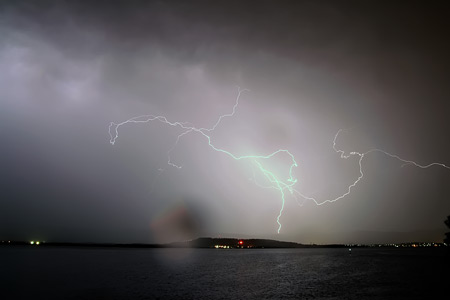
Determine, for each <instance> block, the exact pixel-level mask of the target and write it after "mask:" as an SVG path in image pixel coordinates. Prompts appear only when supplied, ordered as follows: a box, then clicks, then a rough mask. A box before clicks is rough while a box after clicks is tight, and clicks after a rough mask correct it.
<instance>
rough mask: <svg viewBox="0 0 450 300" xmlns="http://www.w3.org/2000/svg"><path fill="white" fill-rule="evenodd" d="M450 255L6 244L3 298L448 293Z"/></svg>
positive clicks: (0, 275) (0, 251)
mask: <svg viewBox="0 0 450 300" xmlns="http://www.w3.org/2000/svg"><path fill="white" fill-rule="evenodd" d="M449 257H450V255H448V254H447V253H446V251H445V249H383V248H376V249H355V248H354V249H353V251H352V255H349V254H348V250H347V249H259V250H256V249H250V250H237V249H234V250H216V249H115V248H51V247H42V246H39V247H20V246H14V247H12V246H11V247H8V246H5V247H0V280H1V283H0V284H1V290H0V299H156V298H162V299H175V298H176V299H225V298H233V299H244V298H251V299H269V298H270V299H289V298H295V299H425V298H427V299H430V298H431V297H433V296H439V298H442V296H443V295H448V291H449V290H450V279H449V274H450V273H449V272H450V271H449V270H450V269H449V266H450V264H449ZM445 297H446V296H444V298H445Z"/></svg>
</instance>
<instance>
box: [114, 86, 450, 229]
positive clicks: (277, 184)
mask: <svg viewBox="0 0 450 300" xmlns="http://www.w3.org/2000/svg"><path fill="white" fill-rule="evenodd" d="M248 91H249V90H247V89H241V88H240V87H238V93H237V96H236V101H235V104H234V106H233V109H232V111H231V112H230V113H228V114H224V115H221V116H219V118H218V119H217V121H216V123H215V124H214V125H213V126H212V127H211V128H203V127H202V128H197V127H195V126H190V125H189V123H188V122H178V121H177V122H171V121H169V120H168V119H167V118H166V117H165V116H155V115H141V116H137V117H133V118H131V119H128V120H126V121H123V122H121V123H114V122H111V123H110V124H109V128H108V129H109V136H110V143H111V144H112V145H114V144H115V143H116V141H117V139H118V137H119V128H120V127H121V126H123V125H126V124H129V123H135V124H137V123H150V122H153V121H158V122H161V123H164V124H166V125H169V126H172V127H179V128H181V129H182V130H183V131H182V133H180V134H179V135H178V136H177V138H176V140H175V143H174V145H173V147H172V148H170V149H169V150H168V151H167V164H168V165H170V166H172V167H175V168H178V169H181V168H182V166H179V165H177V164H175V163H174V162H172V160H171V157H170V154H171V153H172V151H173V150H174V149H175V148H176V147H177V145H178V143H179V141H180V139H181V138H183V137H184V136H187V135H188V134H200V135H201V136H203V137H204V138H205V139H206V142H207V144H208V146H209V147H210V148H212V149H213V150H214V151H216V152H221V153H223V154H225V155H227V156H229V157H231V158H232V159H234V160H237V161H240V160H250V161H252V162H253V163H254V164H255V165H256V167H257V169H258V170H259V171H260V172H261V174H262V175H263V176H264V177H265V178H266V179H267V181H268V182H270V184H271V185H270V186H262V185H261V184H259V183H258V182H256V179H254V182H255V183H256V184H257V185H258V186H261V187H264V188H272V189H275V190H278V191H279V193H280V195H281V207H280V210H279V213H278V215H277V219H276V221H277V223H278V230H277V232H278V233H280V230H281V222H280V218H281V216H282V214H283V210H284V205H285V200H286V199H285V197H286V192H289V193H290V194H291V195H292V196H294V197H295V198H296V199H297V196H300V197H301V198H303V199H304V200H310V201H313V202H314V203H315V204H316V205H323V204H325V203H331V202H335V201H338V200H341V199H343V198H345V197H346V196H348V195H349V194H350V193H351V191H352V190H353V188H355V187H356V185H357V184H358V183H359V182H360V181H361V180H362V179H363V177H364V173H363V160H364V158H365V157H366V156H367V155H368V154H370V153H373V152H380V153H383V154H384V155H387V156H389V157H391V158H395V159H397V160H399V161H401V162H403V165H402V166H405V165H413V166H415V167H418V168H422V169H426V168H430V167H433V166H439V167H443V168H446V169H450V167H449V166H447V165H445V164H443V163H436V162H435V163H430V164H428V165H421V164H418V163H416V162H414V161H412V160H406V159H403V158H401V157H399V156H397V155H395V154H391V153H389V152H386V151H383V150H381V149H376V148H375V149H370V150H368V151H366V152H357V151H352V152H349V153H348V154H346V152H345V151H343V150H341V149H338V148H337V146H336V144H337V139H338V136H339V134H340V133H341V132H342V131H343V130H342V129H340V130H339V131H338V132H337V133H336V135H335V136H334V139H333V150H334V151H335V152H336V153H338V154H340V157H341V158H342V159H348V158H350V157H359V158H358V165H359V176H358V178H357V179H356V180H355V181H354V182H353V183H352V184H350V185H349V186H348V187H347V191H346V192H345V193H343V194H342V195H339V196H337V197H336V198H332V199H326V200H322V201H319V200H317V199H316V198H314V197H310V196H307V195H304V194H303V193H301V192H300V191H298V190H297V189H294V186H295V185H296V183H297V182H298V180H297V178H295V177H294V176H293V170H294V168H296V167H297V166H298V164H297V162H296V160H295V157H294V155H293V154H292V153H291V152H289V151H288V150H286V149H278V150H276V151H274V152H272V153H270V154H266V155H262V154H260V155H242V156H238V155H235V154H233V153H231V152H229V151H227V150H225V149H221V148H218V147H216V146H215V145H214V144H213V143H212V141H211V136H210V133H211V132H213V131H214V130H215V129H216V128H217V126H219V125H220V123H221V121H222V120H223V119H224V118H230V117H233V116H234V114H235V113H236V109H237V107H238V106H239V99H240V98H241V95H242V93H243V92H248ZM277 155H285V156H286V155H287V156H288V157H289V158H290V165H289V172H288V174H287V176H286V178H284V179H282V178H279V176H277V175H275V173H274V172H272V171H270V170H269V169H268V168H267V167H265V166H264V165H263V163H262V162H263V161H265V160H269V159H271V158H273V157H275V156H277ZM254 178H255V174H254Z"/></svg>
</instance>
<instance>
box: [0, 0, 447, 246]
mask: <svg viewBox="0 0 450 300" xmlns="http://www.w3.org/2000/svg"><path fill="white" fill-rule="evenodd" d="M448 11H449V6H448V3H446V2H445V1H432V2H424V1H395V2H393V3H391V2H379V1H364V2H361V1H340V2H339V3H338V2H334V1H281V2H279V1H278V2H277V1H244V2H243V1H214V3H211V2H210V1H189V2H187V1H95V2H93V3H86V2H78V1H39V2H37V1H9V2H8V1H6V2H2V4H1V5H0V24H1V26H0V28H1V29H0V36H1V38H0V69H1V70H2V72H1V73H0V99H1V102H0V138H1V141H2V144H1V145H2V146H1V148H0V154H1V155H0V157H1V158H0V163H1V165H2V172H1V173H0V179H1V193H2V195H1V199H2V200H1V203H0V205H1V206H0V220H1V221H0V236H2V238H10V239H28V238H34V237H33V236H36V235H40V236H42V238H43V239H45V238H47V239H55V240H71V239H73V240H92V241H94V240H102V241H119V242H120V241H143V242H147V241H152V240H157V239H158V238H160V237H158V236H157V235H160V234H159V233H155V232H156V231H155V229H154V228H156V227H154V226H153V227H152V225H151V224H155V223H154V222H155V220H156V219H157V218H158V217H157V215H158V212H164V211H170V209H171V208H173V207H179V205H181V204H180V203H182V205H183V207H185V210H182V211H183V213H182V214H181V215H180V216H181V217H179V218H175V219H174V220H175V221H174V222H172V223H171V224H169V225H167V228H168V230H169V231H171V230H172V229H173V230H172V231H171V232H182V233H183V234H184V233H186V232H187V233H188V234H187V235H192V234H203V233H205V234H206V233H208V234H217V233H222V234H224V233H225V234H226V233H237V234H247V235H251V236H263V237H268V236H270V237H275V238H284V239H291V240H297V241H303V242H310V241H311V242H327V241H333V242H341V241H342V242H345V241H352V239H355V240H362V239H366V237H364V236H363V235H364V234H359V233H355V228H358V230H360V231H361V230H362V231H365V232H374V231H379V232H389V231H391V232H398V231H403V232H419V231H420V232H424V231H427V232H429V231H430V230H434V231H436V230H437V231H439V230H442V231H443V230H444V229H443V225H442V224H441V223H442V220H443V219H444V218H445V216H446V215H447V214H448V213H449V211H450V207H449V204H448V201H446V199H448V197H449V194H450V190H449V189H448V184H447V183H448V180H449V172H448V170H446V169H439V168H430V169H426V170H422V169H417V168H413V167H411V166H404V167H401V163H399V162H398V161H395V160H393V159H391V158H388V157H386V156H383V155H380V154H373V155H370V157H367V159H366V160H364V171H365V177H364V180H362V181H361V183H360V184H359V185H358V186H357V187H356V188H355V189H354V191H353V193H352V194H351V195H350V196H349V197H347V198H345V199H343V200H341V201H339V202H336V203H332V204H329V205H322V206H315V205H314V204H313V203H311V202H308V201H307V202H306V203H305V204H304V205H303V206H302V207H299V206H298V203H297V201H296V200H295V199H293V198H292V197H288V198H287V201H286V207H285V211H284V214H283V217H282V223H283V229H282V235H281V236H277V235H275V232H276V229H277V224H276V221H275V219H276V216H277V213H278V211H279V209H280V197H279V195H278V194H277V192H276V191H275V190H274V191H268V190H267V189H261V188H259V187H257V186H256V185H255V184H254V183H253V182H252V181H250V180H248V178H249V177H252V176H253V169H252V164H251V163H247V162H242V163H241V162H235V161H230V159H229V157H227V156H224V155H221V154H220V153H216V152H214V151H212V150H211V148H209V147H208V145H207V143H205V140H204V138H202V137H201V136H198V135H197V136H196V135H190V136H186V137H184V138H183V139H182V140H181V141H180V144H179V146H178V147H177V148H176V149H175V150H174V151H173V153H172V157H173V159H174V160H176V161H177V163H180V164H182V165H183V168H182V169H181V170H178V169H176V168H170V167H169V166H168V165H167V164H166V163H167V150H168V149H170V148H171V147H172V146H173V143H174V141H175V139H176V137H177V135H178V134H179V133H180V131H179V130H178V129H174V128H170V127H168V126H164V125H163V124H160V123H152V124H146V125H142V124H141V125H135V126H132V125H129V126H124V127H121V128H120V138H119V139H118V142H117V143H116V145H114V146H111V145H110V144H109V136H108V128H107V126H108V124H109V122H111V121H116V122H119V121H123V120H126V119H128V118H130V117H132V116H136V115H141V114H148V113H152V114H160V115H165V116H167V117H168V118H169V119H170V120H179V121H187V122H191V123H192V124H194V125H196V126H198V127H209V126H211V125H212V124H214V123H215V121H216V120H217V117H218V116H219V115H220V114H223V113H228V112H230V110H231V107H232V105H233V103H234V99H235V97H236V88H235V85H239V86H241V87H243V88H249V89H250V90H251V92H246V93H244V94H243V96H242V99H241V103H240V106H239V108H238V111H237V113H236V115H235V117H234V118H233V119H224V120H223V122H222V124H221V126H220V127H218V128H217V130H216V131H215V132H214V134H212V139H213V141H214V143H215V144H216V145H219V146H220V147H222V148H225V149H227V150H229V151H232V152H233V153H239V154H248V153H258V154H260V153H262V154H267V153H271V152H273V151H274V150H276V149H279V148H286V149H289V151H291V152H292V153H293V154H294V155H295V156H296V159H297V161H298V162H299V167H298V169H297V170H296V171H295V172H296V173H295V174H296V176H297V177H298V178H299V185H298V187H299V189H300V190H301V191H302V192H303V193H305V194H308V195H313V196H315V197H318V198H319V199H326V198H327V197H335V196H336V195H339V194H342V193H343V192H345V190H346V187H347V186H348V185H349V184H350V183H352V182H353V181H354V180H355V179H356V178H357V176H358V169H357V168H358V165H357V161H356V160H348V161H347V160H341V159H340V158H339V155H337V154H336V153H335V152H334V151H333V150H332V141H333V137H334V134H335V133H336V132H337V131H338V130H339V129H340V128H347V129H349V130H348V131H347V132H346V134H344V135H342V136H341V138H340V139H339V141H338V143H339V147H341V148H343V149H345V150H347V151H353V150H357V151H366V150H368V149H370V148H373V147H376V148H381V149H384V150H386V151H388V152H391V153H395V154H398V155H400V156H401V157H404V158H406V159H412V160H415V161H418V162H419V163H422V164H427V163H430V162H436V161H438V162H442V163H446V164H447V165H449V164H450V162H449V161H448V159H449V158H448V153H449V150H450V149H449V148H450V145H449V142H448V139H447V135H448V133H447V131H448V118H447V114H448V112H449V111H450V107H449V105H450V104H449V103H450V102H449V101H448V97H449V89H448V87H447V86H448V84H447V79H446V78H447V77H448V76H447V75H446V73H447V70H448V68H449V67H450V59H449V57H448V53H449V52H450V49H449V48H450V43H449V42H448V39H447V38H446V37H447V36H448V33H449V32H448V31H449V30H448V28H450V24H449V22H450V21H449V18H448V17H447V15H448ZM284 163H285V162H284ZM276 164H277V162H273V167H274V168H280V169H281V167H279V166H278V165H276ZM253 168H254V166H253ZM159 169H164V171H159ZM180 199H184V200H182V201H181V202H180ZM192 207H195V209H192ZM194 219H199V220H201V221H200V222H198V223H195V222H194V221H193V220H194ZM167 222H169V223H170V218H169V221H167ZM164 224H165V223H164ZM183 224H186V226H185V225H183ZM440 226H442V229H440V228H441V227H440ZM184 227H186V228H187V229H186V230H187V231H186V232H185V231H183V230H182V229H183V228H184ZM158 228H159V229H158V230H157V232H163V231H162V230H161V228H160V227H158ZM171 228H172V229H171ZM174 235H177V234H174ZM373 236H374V239H375V238H376V239H378V237H376V234H374V235H373ZM417 236H419V235H417ZM368 239H369V240H370V237H369V238H368Z"/></svg>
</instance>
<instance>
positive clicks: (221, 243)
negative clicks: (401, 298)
mask: <svg viewBox="0 0 450 300" xmlns="http://www.w3.org/2000/svg"><path fill="white" fill-rule="evenodd" d="M0 246H30V247H50V246H51V247H90V248H95V247H101V248H201V249H283V248H284V249H286V248H291V249H292V248H380V247H384V248H423V247H436V248H437V247H447V246H448V245H447V244H445V243H429V242H405V243H388V244H301V243H295V242H284V241H277V240H269V239H236V238H210V237H202V238H197V239H194V240H190V241H184V242H173V243H166V244H145V243H126V244H125V243H72V242H45V241H7V240H6V241H5V240H3V241H1V243H0Z"/></svg>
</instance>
